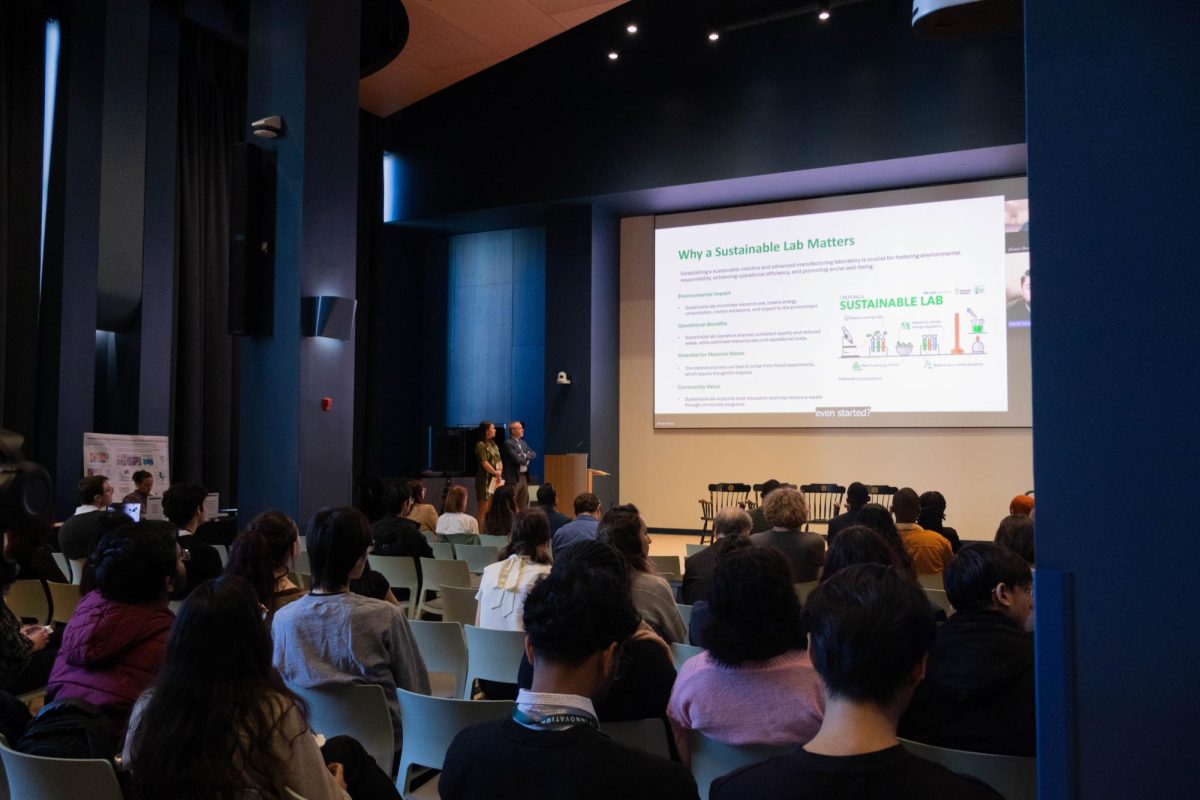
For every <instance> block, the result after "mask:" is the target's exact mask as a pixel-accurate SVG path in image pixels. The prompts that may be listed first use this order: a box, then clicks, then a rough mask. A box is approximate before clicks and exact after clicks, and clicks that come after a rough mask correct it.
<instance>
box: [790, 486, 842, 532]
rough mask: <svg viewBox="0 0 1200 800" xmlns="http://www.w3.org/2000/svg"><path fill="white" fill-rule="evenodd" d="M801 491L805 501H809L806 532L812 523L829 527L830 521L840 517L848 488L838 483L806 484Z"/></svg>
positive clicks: (805, 525)
mask: <svg viewBox="0 0 1200 800" xmlns="http://www.w3.org/2000/svg"><path fill="white" fill-rule="evenodd" d="M800 491H802V492H804V499H805V500H807V501H808V522H806V523H804V530H808V526H809V525H811V524H812V523H814V522H815V523H817V524H818V525H828V524H829V520H831V519H833V518H834V517H836V516H837V515H838V512H840V511H841V510H842V498H843V497H844V496H845V494H846V487H845V486H839V485H838V484H836V483H806V484H804V485H803V486H801V487H800Z"/></svg>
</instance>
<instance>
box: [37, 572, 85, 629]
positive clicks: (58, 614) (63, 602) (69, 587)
mask: <svg viewBox="0 0 1200 800" xmlns="http://www.w3.org/2000/svg"><path fill="white" fill-rule="evenodd" d="M46 586H48V587H50V602H51V603H53V604H54V612H53V619H52V621H53V622H64V623H66V622H70V621H71V615H72V614H74V613H75V607H76V606H78V605H79V601H80V600H81V599H82V598H83V595H82V594H80V591H79V585H78V584H74V583H56V582H54V581H47V582H46Z"/></svg>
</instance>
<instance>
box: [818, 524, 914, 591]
mask: <svg viewBox="0 0 1200 800" xmlns="http://www.w3.org/2000/svg"><path fill="white" fill-rule="evenodd" d="M885 513H886V512H885ZM902 554H903V551H898V550H897V548H896V546H895V545H892V544H889V543H888V541H887V540H886V539H884V538H883V536H882V535H881V534H880V533H879V532H878V531H876V530H874V529H872V528H868V527H867V526H866V525H851V526H850V527H849V528H845V529H843V530H842V532H841V533H839V534H838V536H837V538H836V539H834V540H833V541H832V542H830V543H829V552H828V553H826V554H825V570H824V571H823V572H822V573H821V581H822V582H824V581H827V580H829V579H830V578H832V577H833V576H834V575H836V574H837V573H839V572H841V571H842V570H844V569H845V568H846V567H849V566H853V565H854V564H882V565H883V566H885V567H895V568H896V569H897V570H898V571H900V572H901V573H904V574H906V575H908V574H911V573H910V571H909V569H908V566H907V565H906V563H905V561H904V559H903V558H902V557H901V556H902Z"/></svg>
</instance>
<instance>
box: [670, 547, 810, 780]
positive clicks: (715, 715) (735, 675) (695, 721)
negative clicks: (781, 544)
mask: <svg viewBox="0 0 1200 800" xmlns="http://www.w3.org/2000/svg"><path fill="white" fill-rule="evenodd" d="M709 611H710V613H711V617H710V619H709V621H708V625H707V627H706V628H705V633H704V644H705V646H706V647H707V648H708V649H707V650H705V651H704V652H703V653H701V654H700V655H698V656H696V657H695V658H693V659H691V660H689V661H688V662H687V663H686V664H684V665H683V667H682V668H680V670H679V677H678V678H676V680H675V688H674V689H673V690H672V692H671V701H670V703H669V704H668V705H667V717H668V718H669V719H670V721H671V729H672V732H673V733H674V736H675V744H676V747H677V748H678V750H679V756H680V758H681V760H682V761H683V763H684V764H690V763H691V757H690V755H691V748H690V747H689V744H688V737H689V735H690V734H691V732H692V731H698V732H700V733H702V734H704V735H705V736H707V737H709V738H710V739H715V740H717V741H719V742H724V743H725V744H731V745H742V744H771V745H788V744H804V743H805V742H807V741H808V740H809V739H811V738H812V737H813V736H814V735H816V733H817V731H818V730H819V729H820V727H821V720H822V719H823V718H824V713H825V698H824V693H823V690H822V688H821V679H820V678H819V677H818V676H817V673H816V671H815V670H814V669H813V666H812V662H811V661H809V659H808V653H807V651H806V649H805V648H806V641H805V635H804V626H803V623H802V622H801V619H800V602H799V600H797V598H796V593H795V590H794V589H793V588H792V572H791V565H790V563H789V562H788V560H787V558H786V557H785V556H784V555H783V554H782V553H780V552H779V551H777V550H775V549H773V548H770V547H754V546H751V545H750V544H749V543H746V544H744V545H740V544H738V543H734V546H731V547H727V548H726V550H725V551H724V552H723V553H722V554H721V556H720V558H719V559H718V560H717V565H716V569H715V570H714V572H713V586H712V593H711V595H710V596H709Z"/></svg>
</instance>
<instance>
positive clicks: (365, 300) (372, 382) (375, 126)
mask: <svg viewBox="0 0 1200 800" xmlns="http://www.w3.org/2000/svg"><path fill="white" fill-rule="evenodd" d="M383 124H384V123H383V120H381V119H379V117H377V116H375V115H374V114H372V113H370V112H368V111H359V112H358V275H357V285H358V308H357V310H356V313H355V317H354V327H355V331H354V338H355V342H356V343H355V347H354V361H355V364H354V475H355V491H356V493H357V492H358V491H359V483H360V482H361V481H362V479H363V478H364V477H379V459H380V455H379V446H380V441H381V437H380V435H379V420H380V412H381V411H382V409H381V407H380V397H379V394H380V392H379V380H378V379H379V372H380V371H381V369H382V365H381V364H380V363H379V353H380V350H381V348H380V343H379V341H378V338H377V332H376V328H377V327H378V324H377V322H378V319H379V317H378V314H377V313H376V305H377V303H378V302H379V300H378V298H379V297H380V287H379V286H378V282H377V280H376V278H377V276H378V274H379V270H378V269H377V268H376V262H377V257H378V254H379V250H380V244H381V242H380V239H381V236H382V234H383V145H382V141H381V134H382V128H383Z"/></svg>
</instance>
